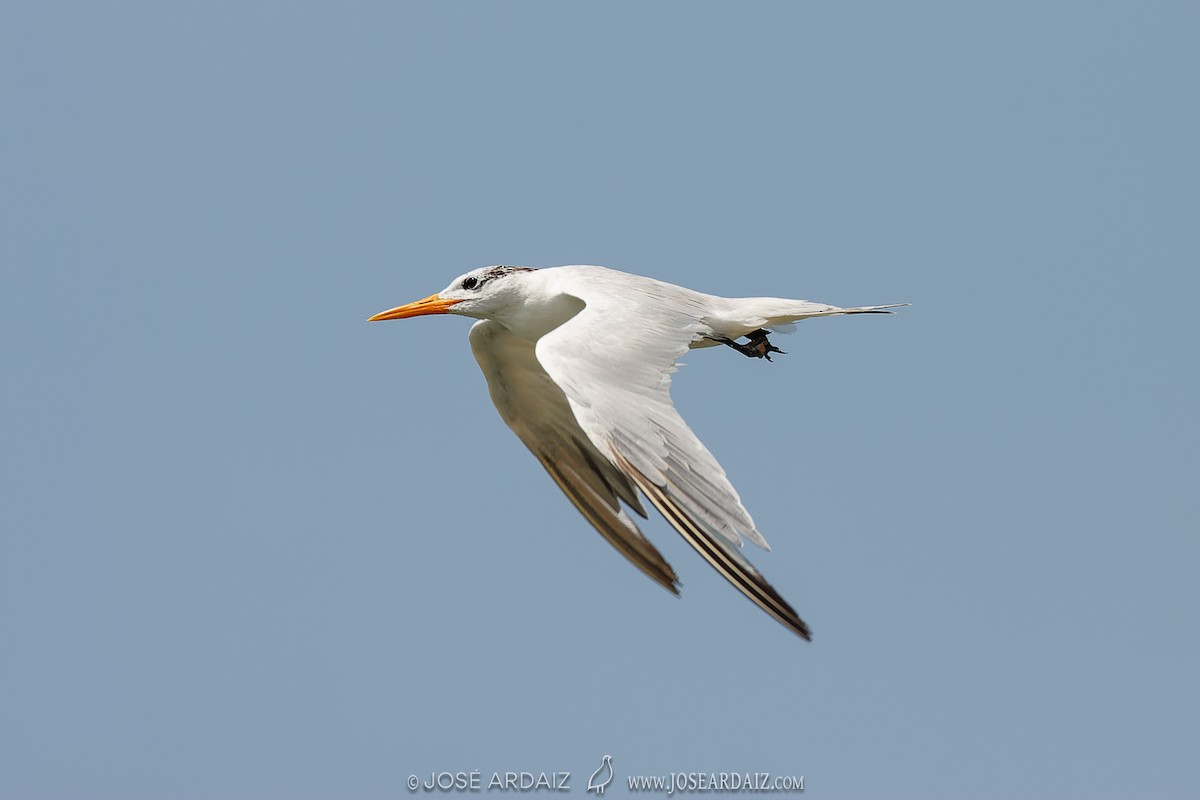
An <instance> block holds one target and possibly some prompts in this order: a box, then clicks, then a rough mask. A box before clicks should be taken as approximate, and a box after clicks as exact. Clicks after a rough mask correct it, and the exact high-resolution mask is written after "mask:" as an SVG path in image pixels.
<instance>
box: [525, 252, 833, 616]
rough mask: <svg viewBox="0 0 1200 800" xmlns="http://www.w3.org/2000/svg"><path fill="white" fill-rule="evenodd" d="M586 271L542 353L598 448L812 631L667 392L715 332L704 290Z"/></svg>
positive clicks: (724, 571) (755, 594) (692, 538)
mask: <svg viewBox="0 0 1200 800" xmlns="http://www.w3.org/2000/svg"><path fill="white" fill-rule="evenodd" d="M605 272H606V273H607V272H608V271H605ZM589 274H590V273H578V274H576V275H572V279H573V280H572V282H571V284H570V288H571V294H574V295H575V296H576V297H578V299H580V300H582V301H583V303H584V309H583V310H582V311H580V312H579V313H578V314H576V315H575V316H574V317H572V318H571V319H569V320H568V321H566V322H564V323H563V324H562V325H560V326H559V327H557V328H555V329H554V330H552V331H550V332H549V333H547V334H545V335H543V336H542V337H541V338H540V339H539V340H538V342H537V345H536V348H535V351H536V356H537V360H538V361H539V362H540V363H541V365H542V367H543V368H544V369H545V372H546V373H547V375H548V376H549V378H551V379H552V380H553V381H554V383H556V384H557V385H558V386H559V387H561V389H562V391H563V393H564V394H565V396H566V399H567V401H568V402H569V403H570V407H571V409H572V411H573V412H574V416H575V419H576V421H577V423H578V425H579V427H580V428H581V429H582V430H583V431H584V432H585V433H586V434H587V436H588V437H589V438H590V440H591V442H592V444H593V445H595V447H596V449H597V450H599V451H600V452H602V453H604V452H607V453H610V454H611V458H612V462H613V463H614V464H616V466H617V467H619V468H620V471H621V472H622V473H623V474H624V475H626V476H628V478H629V479H630V480H632V481H633V483H634V484H636V485H637V487H638V489H640V490H641V491H642V493H643V494H644V495H645V496H646V497H647V498H648V499H649V500H650V502H651V503H652V504H653V505H654V506H655V508H657V509H658V510H659V512H660V513H662V515H663V516H664V517H665V518H666V519H667V521H668V522H669V523H670V524H671V525H672V527H674V528H675V529H676V530H677V531H678V532H679V533H680V535H681V536H683V538H684V539H685V540H686V541H687V542H688V543H689V544H691V545H692V546H693V547H694V548H695V549H696V550H697V551H698V552H699V553H700V554H701V555H702V556H703V557H704V558H705V559H706V560H707V561H708V562H709V563H710V564H711V565H712V566H713V567H715V568H716V569H717V571H718V572H719V573H720V574H721V575H722V576H724V577H725V578H726V579H727V580H728V581H729V582H730V583H732V584H733V585H734V586H735V587H736V588H737V589H738V590H739V591H741V592H742V593H743V594H745V595H746V596H747V597H749V598H750V599H751V600H752V601H754V602H755V603H756V604H758V605H759V606H760V607H762V608H763V609H764V610H766V611H767V612H768V613H769V614H771V615H772V616H773V617H775V618H776V619H777V620H779V621H780V622H782V623H783V624H784V625H786V626H787V627H788V628H790V629H791V630H792V631H794V632H795V633H796V634H798V635H799V636H802V637H803V638H805V639H808V638H809V636H810V633H809V630H808V626H807V625H805V624H804V622H803V621H802V620H801V619H800V617H799V616H797V614H796V612H795V610H793V609H792V607H791V606H790V605H788V603H787V602H786V601H785V600H784V599H783V598H782V597H780V596H779V594H778V592H776V591H775V589H774V588H772V587H771V585H770V584H769V583H767V581H766V580H765V579H764V578H763V577H762V575H760V574H759V573H758V572H757V571H756V570H755V569H754V568H753V567H752V566H751V565H750V563H749V562H748V561H746V559H745V558H743V557H742V555H741V554H740V552H738V549H739V548H740V547H741V544H742V541H743V540H744V539H749V540H750V541H752V542H754V543H755V544H758V545H760V546H763V547H766V540H764V539H763V537H762V535H761V534H759V532H758V531H757V530H756V529H755V526H754V521H753V520H752V519H751V518H750V514H749V513H748V512H747V511H746V509H745V507H744V506H743V505H742V501H741V498H739V497H738V494H737V491H736V490H735V489H734V488H733V485H732V484H731V483H730V482H729V479H728V477H727V476H726V475H725V471H724V470H723V469H722V468H721V465H720V464H718V463H717V460H716V459H715V458H714V457H713V455H712V454H711V453H710V452H709V451H708V449H707V448H706V447H705V446H704V445H703V444H702V443H701V442H700V440H699V438H697V437H696V435H695V433H693V432H692V430H691V429H690V428H689V427H688V426H687V423H685V422H684V420H683V418H682V417H681V416H680V415H679V412H678V411H676V410H675V406H674V404H673V403H672V401H671V396H670V385H671V377H670V376H671V373H672V372H673V371H674V368H675V362H676V359H678V358H679V357H680V356H681V355H683V354H684V353H685V352H687V350H688V348H689V346H690V345H691V344H692V343H693V342H695V341H696V340H698V339H700V338H701V337H703V336H704V335H706V333H711V329H710V328H709V327H708V326H707V323H706V322H705V321H704V320H705V315H706V313H707V311H708V307H707V306H706V300H707V299H708V296H707V295H701V294H699V293H696V292H691V291H689V290H686V289H683V288H681V287H674V286H670V285H667V284H661V283H659V282H657V281H652V280H650V279H645V278H639V277H637V276H632V275H623V274H622V275H621V277H620V278H619V280H621V281H622V283H621V286H620V287H612V286H608V287H606V286H604V285H603V280H606V279H607V280H613V279H612V278H611V277H609V278H605V274H604V273H596V281H597V282H594V283H593V282H591V281H589V280H587V279H586V278H587V277H588V275H589ZM608 274H609V275H611V274H612V273H608ZM631 298H632V299H631Z"/></svg>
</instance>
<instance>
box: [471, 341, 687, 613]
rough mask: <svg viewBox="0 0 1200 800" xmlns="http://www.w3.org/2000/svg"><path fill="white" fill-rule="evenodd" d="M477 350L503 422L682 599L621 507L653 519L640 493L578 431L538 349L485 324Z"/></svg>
mask: <svg viewBox="0 0 1200 800" xmlns="http://www.w3.org/2000/svg"><path fill="white" fill-rule="evenodd" d="M471 351H472V352H473V353H474V354H475V360H476V361H478V362H479V367H480V369H482V370H483V375H484V377H485V378H486V379H487V383H488V392H489V393H490V394H491V396H492V402H493V403H495V405H496V409H497V410H498V411H499V412H500V416H501V417H502V418H503V419H504V421H505V423H507V424H508V427H510V428H512V430H513V432H514V433H516V434H517V436H518V437H520V439H521V441H522V442H524V443H525V446H526V447H528V448H529V450H530V451H531V452H532V453H533V454H534V455H535V456H537V459H538V461H539V462H541V464H542V466H543V467H545V469H546V471H547V472H549V473H550V476H551V477H552V478H554V481H555V483H557V484H558V486H559V488H560V489H562V490H563V492H564V493H565V494H566V495H567V497H568V498H570V500H571V502H572V503H574V504H575V507H576V508H578V509H579V511H580V512H581V513H582V514H583V516H584V517H586V518H587V520H588V522H590V523H592V525H593V526H594V527H595V528H596V530H598V531H600V533H601V534H602V535H603V536H604V538H605V539H607V540H608V541H609V543H610V544H611V545H612V546H613V547H615V548H617V550H618V551H620V553H621V555H623V556H625V557H626V558H628V559H629V560H630V561H632V562H633V563H634V564H635V565H636V566H637V567H638V568H639V569H640V570H642V572H644V573H646V574H647V575H649V576H650V577H651V578H653V579H654V580H655V581H657V582H658V583H659V584H661V585H662V586H663V587H665V588H666V589H667V590H668V591H671V592H673V593H674V594H679V586H678V579H677V578H676V576H675V570H673V569H671V565H670V564H668V563H667V562H666V560H665V559H664V558H663V557H662V554H661V553H659V552H658V550H657V549H656V548H655V547H654V545H652V544H650V542H649V541H647V539H646V538H645V537H644V536H642V533H641V531H639V530H638V528H637V525H635V524H634V522H633V520H632V519H630V518H629V515H628V514H626V513H625V511H624V510H623V509H622V508H621V505H620V503H619V502H618V500H624V501H625V502H626V503H627V504H629V506H630V507H631V508H633V509H634V510H635V511H637V512H638V513H639V514H641V515H642V516H643V517H644V516H646V512H645V510H643V508H642V505H641V503H640V502H638V498H637V491H636V490H635V489H634V487H633V485H632V484H631V483H630V481H629V478H628V477H626V476H625V475H624V474H622V473H621V472H620V471H619V470H617V468H616V467H614V466H613V464H612V463H611V462H610V461H609V459H607V458H605V457H604V456H603V455H601V454H600V453H599V452H598V451H597V450H596V448H595V447H594V446H593V445H592V443H591V440H589V439H588V437H587V435H586V434H585V433H584V432H583V431H582V430H581V429H580V428H579V424H578V423H577V422H576V421H575V415H574V414H573V413H572V412H571V407H570V406H569V405H568V403H567V398H566V396H565V395H564V394H563V392H562V390H561V389H559V388H558V386H557V385H556V384H555V383H554V381H552V380H551V379H550V376H549V375H547V374H546V371H545V370H543V369H542V366H541V364H539V363H538V360H537V358H536V357H535V356H534V351H533V343H532V342H529V341H527V340H525V339H522V338H520V337H518V336H514V335H513V334H512V333H509V331H508V329H507V328H505V327H504V326H503V325H500V324H498V323H495V322H489V321H487V320H483V321H481V322H477V323H475V325H473V326H472V327H471Z"/></svg>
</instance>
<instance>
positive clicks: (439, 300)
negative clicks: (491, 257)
mask: <svg viewBox="0 0 1200 800" xmlns="http://www.w3.org/2000/svg"><path fill="white" fill-rule="evenodd" d="M533 271H534V270H533V269H532V268H530V267H481V268H480V269H475V270H471V271H470V272H468V273H467V274H465V275H459V276H458V277H457V278H455V279H454V280H453V281H451V282H450V285H449V286H447V287H446V288H445V289H442V290H441V291H440V292H438V293H437V294H431V295H430V296H429V297H426V298H424V299H423V300H417V301H415V302H412V303H407V304H405V305H402V306H396V307H395V308H390V309H388V310H387V311H381V312H379V313H378V314H376V315H375V316H373V317H371V318H369V319H368V320H367V321H368V322H376V321H378V320H384V319H404V318H406V317H420V316H423V315H425V314H460V315H462V316H464V317H474V318H476V319H484V318H487V317H490V316H492V315H493V314H495V313H496V312H497V311H499V310H501V309H503V308H505V307H507V306H509V305H512V304H513V303H517V302H520V292H519V290H518V288H517V283H518V280H517V279H518V278H519V276H520V275H523V274H526V273H529V272H533Z"/></svg>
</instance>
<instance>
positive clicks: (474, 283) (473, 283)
mask: <svg viewBox="0 0 1200 800" xmlns="http://www.w3.org/2000/svg"><path fill="white" fill-rule="evenodd" d="M478 286H479V278H476V277H470V278H463V282H462V288H464V289H474V288H476V287H478Z"/></svg>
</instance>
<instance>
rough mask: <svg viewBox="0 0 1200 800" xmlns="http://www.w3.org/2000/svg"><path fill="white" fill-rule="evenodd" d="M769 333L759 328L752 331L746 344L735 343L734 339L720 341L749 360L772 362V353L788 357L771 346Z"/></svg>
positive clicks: (747, 337)
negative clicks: (759, 359)
mask: <svg viewBox="0 0 1200 800" xmlns="http://www.w3.org/2000/svg"><path fill="white" fill-rule="evenodd" d="M768 333H770V331H768V330H763V329H762V328H759V329H758V330H756V331H751V332H750V333H748V334H746V339H747V341H746V343H745V344H742V343H741V342H735V341H734V340H733V339H719V340H718V341H720V342H721V343H722V344H727V345H729V346H730V347H732V348H733V349H734V350H737V351H738V352H739V353H741V354H742V355H744V356H747V357H749V358H765V359H766V360H767V361H770V360H771V353H779V354H780V355H785V356H786V355H787V353H785V352H783V351H782V350H780V349H779V348H778V347H776V346H775V345H773V344H771V342H770V341H769V340H768V339H767V334H768Z"/></svg>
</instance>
